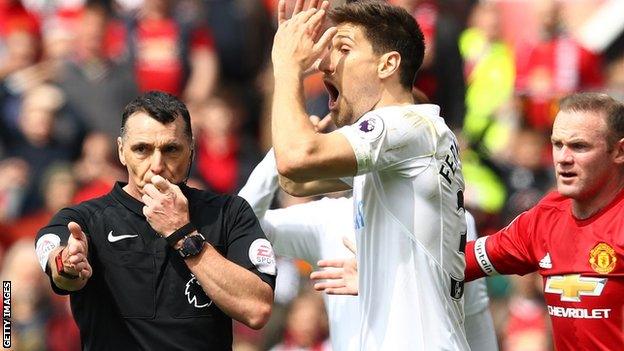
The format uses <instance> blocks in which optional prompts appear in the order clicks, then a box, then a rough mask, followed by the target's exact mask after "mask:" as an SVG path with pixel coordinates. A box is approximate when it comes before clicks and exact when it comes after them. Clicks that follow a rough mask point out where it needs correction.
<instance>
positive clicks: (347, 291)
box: [325, 287, 357, 296]
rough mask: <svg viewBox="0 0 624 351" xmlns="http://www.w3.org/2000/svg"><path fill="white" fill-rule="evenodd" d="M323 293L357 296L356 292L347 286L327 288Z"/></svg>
mask: <svg viewBox="0 0 624 351" xmlns="http://www.w3.org/2000/svg"><path fill="white" fill-rule="evenodd" d="M325 293H326V294H328V295H351V296H357V292H355V291H351V289H349V288H347V287H342V288H327V289H325Z"/></svg>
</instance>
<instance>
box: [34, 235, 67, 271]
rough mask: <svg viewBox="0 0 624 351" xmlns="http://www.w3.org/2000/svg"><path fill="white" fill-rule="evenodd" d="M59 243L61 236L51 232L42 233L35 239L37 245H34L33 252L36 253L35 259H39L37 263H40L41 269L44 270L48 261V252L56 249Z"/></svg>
mask: <svg viewBox="0 0 624 351" xmlns="http://www.w3.org/2000/svg"><path fill="white" fill-rule="evenodd" d="M60 245H61V238H60V237H59V236H58V235H56V234H52V233H48V234H43V235H42V236H41V237H40V238H39V240H37V245H36V246H35V252H36V253H37V259H38V260H39V264H40V265H41V269H43V270H44V271H45V268H46V264H47V263H48V258H49V257H50V252H52V250H54V249H56V248H57V247H59V246H60Z"/></svg>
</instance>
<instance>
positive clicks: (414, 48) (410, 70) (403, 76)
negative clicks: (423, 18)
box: [328, 0, 425, 89]
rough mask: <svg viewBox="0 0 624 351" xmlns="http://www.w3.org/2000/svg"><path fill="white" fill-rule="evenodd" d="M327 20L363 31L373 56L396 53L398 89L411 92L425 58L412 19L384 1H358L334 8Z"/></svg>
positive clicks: (400, 9)
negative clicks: (397, 58)
mask: <svg viewBox="0 0 624 351" xmlns="http://www.w3.org/2000/svg"><path fill="white" fill-rule="evenodd" d="M328 16H329V18H330V19H331V20H332V21H333V22H334V23H335V24H341V23H352V24H355V25H357V26H360V27H362V28H364V33H365V35H366V38H367V39H368V40H369V41H370V42H371V45H372V47H373V52H374V53H375V54H377V55H382V54H385V53H387V52H390V51H396V52H398V53H399V55H401V64H400V66H399V73H400V76H399V77H400V82H401V85H403V86H404V87H405V88H406V89H411V88H412V85H413V83H414V79H416V72H417V71H418V69H419V68H420V66H421V65H422V61H423V57H424V54H425V39H424V36H423V33H422V31H421V30H420V27H419V26H418V23H416V20H415V19H414V17H412V15H410V14H409V13H408V12H407V11H406V10H405V9H403V8H401V7H398V6H392V5H389V4H388V3H386V2H385V1H381V0H360V1H351V2H347V3H346V4H344V5H342V6H339V7H336V8H334V9H332V10H330V11H329V13H328Z"/></svg>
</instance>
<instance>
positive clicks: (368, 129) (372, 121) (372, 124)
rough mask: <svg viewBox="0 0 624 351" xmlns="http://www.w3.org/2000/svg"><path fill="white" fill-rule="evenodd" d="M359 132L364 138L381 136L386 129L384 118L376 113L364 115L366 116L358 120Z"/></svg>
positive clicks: (372, 138) (370, 138)
mask: <svg viewBox="0 0 624 351" xmlns="http://www.w3.org/2000/svg"><path fill="white" fill-rule="evenodd" d="M358 130H359V132H360V133H359V134H360V136H361V137H362V138H364V139H368V140H376V139H377V138H379V137H380V136H381V133H383V130H384V123H383V120H382V119H381V118H379V117H377V116H375V115H372V116H364V118H363V119H362V120H361V121H360V122H358Z"/></svg>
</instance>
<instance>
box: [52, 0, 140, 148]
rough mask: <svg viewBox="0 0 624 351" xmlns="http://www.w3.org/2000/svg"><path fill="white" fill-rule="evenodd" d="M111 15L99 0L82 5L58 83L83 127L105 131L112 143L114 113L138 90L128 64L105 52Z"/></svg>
mask: <svg viewBox="0 0 624 351" xmlns="http://www.w3.org/2000/svg"><path fill="white" fill-rule="evenodd" d="M110 16H111V14H110V13H109V10H108V9H107V8H106V7H105V6H104V5H103V4H101V3H88V4H87V5H86V6H85V8H84V10H83V11H82V13H81V15H80V17H79V21H80V23H81V25H80V28H81V30H80V31H79V32H77V33H76V44H75V46H74V47H75V51H74V53H73V55H72V56H71V57H70V58H69V59H68V60H66V61H65V63H64V65H63V69H62V70H61V72H60V76H59V86H60V87H61V89H62V90H63V92H64V93H65V96H66V99H67V107H68V108H69V109H70V110H71V111H72V112H74V113H75V114H76V115H77V117H78V118H80V119H81V120H82V121H83V122H84V124H85V127H86V128H87V129H88V130H90V131H94V132H104V133H106V134H107V135H108V137H109V140H110V141H111V142H113V141H114V140H115V139H116V138H117V136H119V121H118V120H117V119H116V118H115V114H114V113H113V112H114V111H121V110H122V109H123V107H124V106H125V105H126V104H127V103H128V101H130V100H132V99H133V98H134V97H135V96H136V95H137V94H138V89H137V87H136V83H135V81H134V79H133V74H132V69H131V67H130V66H129V65H127V64H120V63H118V62H114V61H113V60H111V59H109V58H108V57H107V53H106V52H105V48H106V46H105V44H106V43H105V39H106V33H107V29H108V28H110V26H109V25H110V23H111V19H110Z"/></svg>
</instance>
